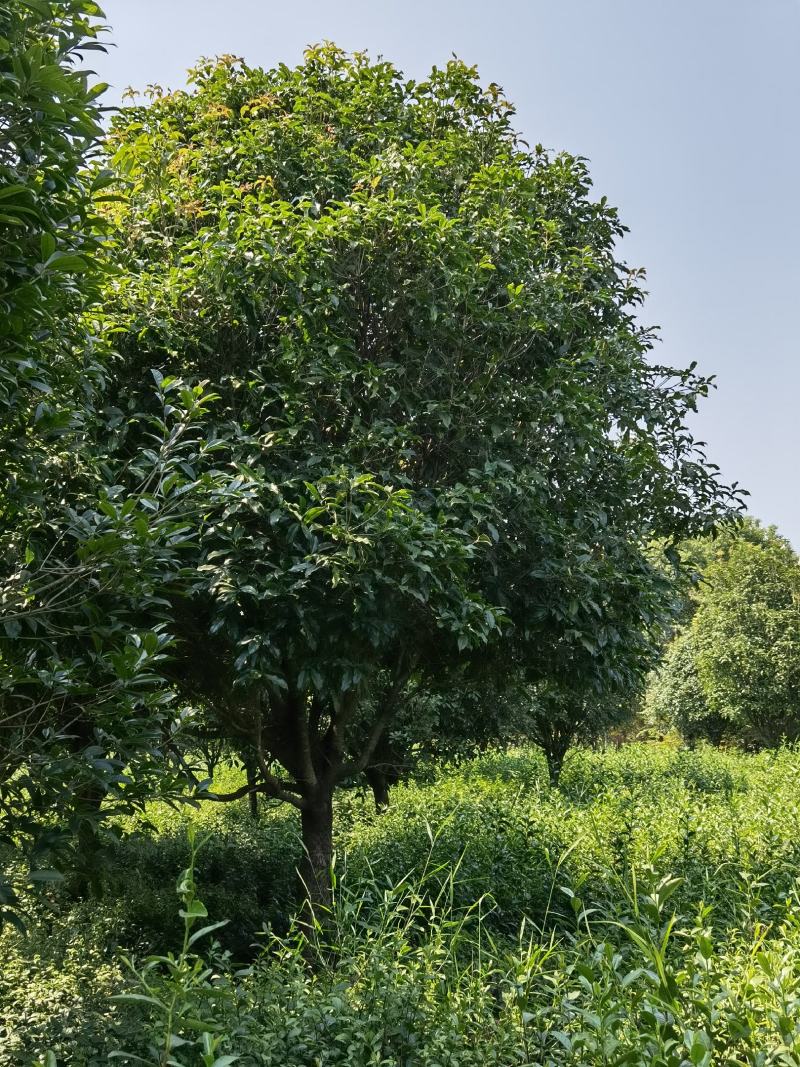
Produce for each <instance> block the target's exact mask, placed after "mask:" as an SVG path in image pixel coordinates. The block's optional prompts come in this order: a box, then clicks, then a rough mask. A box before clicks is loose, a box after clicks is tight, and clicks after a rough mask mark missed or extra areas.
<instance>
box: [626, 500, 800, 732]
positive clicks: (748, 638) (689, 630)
mask: <svg viewBox="0 0 800 1067" xmlns="http://www.w3.org/2000/svg"><path fill="white" fill-rule="evenodd" d="M691 550H692V552H693V555H694V557H695V558H696V559H697V558H699V559H700V560H701V565H702V578H701V581H700V583H699V584H698V585H697V586H696V588H695V591H694V592H693V593H692V595H691V597H690V599H689V600H688V601H687V606H686V610H685V611H684V618H686V619H687V621H686V623H685V624H684V626H683V627H682V628H681V629H680V630H679V631H678V633H677V635H676V636H675V638H674V639H673V641H672V643H671V644H670V645H669V647H668V648H667V651H666V654H665V658H664V662H663V664H662V665H661V667H660V669H659V670H658V671H657V672H656V673H655V674H654V675H653V677H652V679H651V683H650V686H649V690H648V697H647V707H648V709H649V712H650V714H651V715H652V717H653V718H654V719H655V720H656V721H658V722H661V723H664V724H666V725H672V726H674V727H676V728H677V729H678V730H680V732H681V733H682V734H683V736H684V737H685V738H686V739H687V740H689V741H695V740H699V739H701V738H704V739H706V740H709V741H711V742H712V743H714V744H719V743H720V742H721V741H723V740H726V739H728V740H734V741H738V742H740V743H742V744H746V745H757V746H774V745H776V744H779V743H780V742H781V740H782V739H787V740H795V739H796V738H797V737H798V736H800V688H799V687H800V566H799V565H798V559H797V555H796V553H795V552H794V550H793V549H792V547H791V545H790V544H789V543H788V542H787V541H786V540H785V539H784V538H783V537H781V536H780V535H779V534H778V533H777V531H776V530H775V528H774V527H766V528H765V527H762V526H760V525H759V524H758V523H757V522H755V521H753V520H748V521H747V522H745V523H744V524H743V525H742V526H741V527H740V528H739V529H738V530H736V531H728V532H726V533H725V534H724V535H723V536H722V537H720V538H719V539H718V540H715V541H709V542H708V543H707V544H705V545H700V546H698V545H697V544H695V545H694V547H692V549H691Z"/></svg>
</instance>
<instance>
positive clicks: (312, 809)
mask: <svg viewBox="0 0 800 1067" xmlns="http://www.w3.org/2000/svg"><path fill="white" fill-rule="evenodd" d="M300 821H301V826H302V836H303V858H302V860H301V861H300V867H299V874H300V881H301V885H302V890H303V895H304V897H305V902H306V908H307V909H308V911H309V912H310V915H309V920H310V921H312V922H313V920H314V919H316V921H317V922H320V923H324V921H325V912H326V910H327V909H328V908H329V907H330V903H331V864H332V863H333V792H332V791H331V792H328V793H326V794H325V795H324V796H322V797H315V798H313V799H312V800H311V803H310V804H309V806H308V807H306V808H301V810H300Z"/></svg>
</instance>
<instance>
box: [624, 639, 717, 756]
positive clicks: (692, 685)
mask: <svg viewBox="0 0 800 1067" xmlns="http://www.w3.org/2000/svg"><path fill="white" fill-rule="evenodd" d="M645 715H646V717H647V718H648V719H649V720H650V722H652V723H653V724H654V725H657V726H659V727H660V728H662V729H667V730H669V729H674V730H677V731H678V732H679V733H680V734H681V736H682V737H683V738H684V739H685V740H686V741H688V742H689V744H690V745H694V744H695V743H696V742H697V741H700V740H706V741H710V742H711V743H712V744H714V745H719V744H720V743H721V742H722V741H723V739H724V738H725V737H726V735H729V734H730V733H731V730H732V726H733V724H732V723H731V721H730V719H729V718H728V717H727V716H726V715H725V714H724V713H722V714H721V713H720V712H717V711H712V710H711V708H710V707H709V706H708V701H707V699H706V694H705V692H704V690H703V686H702V683H701V681H700V676H699V674H698V672H697V663H696V656H695V650H694V646H693V643H692V635H691V631H690V630H682V631H679V632H678V633H677V634H676V635H675V637H674V638H673V640H672V641H671V642H670V643H669V645H668V646H667V649H666V652H665V654H664V660H663V662H662V663H661V664H660V666H659V667H658V669H657V670H656V671H655V672H654V673H653V676H652V678H651V679H650V682H649V685H648V688H647V695H646V698H645Z"/></svg>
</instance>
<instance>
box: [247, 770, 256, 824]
mask: <svg viewBox="0 0 800 1067" xmlns="http://www.w3.org/2000/svg"><path fill="white" fill-rule="evenodd" d="M247 784H248V785H249V786H250V788H251V789H252V788H253V786H255V784H256V770H255V767H253V766H252V764H250V763H248V764H247ZM247 803H248V806H249V808H250V818H251V819H257V818H258V793H256V792H255V791H254V792H252V793H248V795H247Z"/></svg>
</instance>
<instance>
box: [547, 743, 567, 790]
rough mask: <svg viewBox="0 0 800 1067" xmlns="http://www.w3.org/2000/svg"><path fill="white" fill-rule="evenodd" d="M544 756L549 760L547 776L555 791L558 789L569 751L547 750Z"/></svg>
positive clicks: (562, 749) (559, 749) (561, 749)
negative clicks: (565, 758)
mask: <svg viewBox="0 0 800 1067" xmlns="http://www.w3.org/2000/svg"><path fill="white" fill-rule="evenodd" d="M544 754H545V758H546V759H547V774H548V776H549V778H550V785H551V787H552V788H553V789H558V783H559V781H560V780H561V770H562V768H563V766H564V757H565V756H566V754H567V750H566V749H564V748H546V749H545V750H544Z"/></svg>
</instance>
